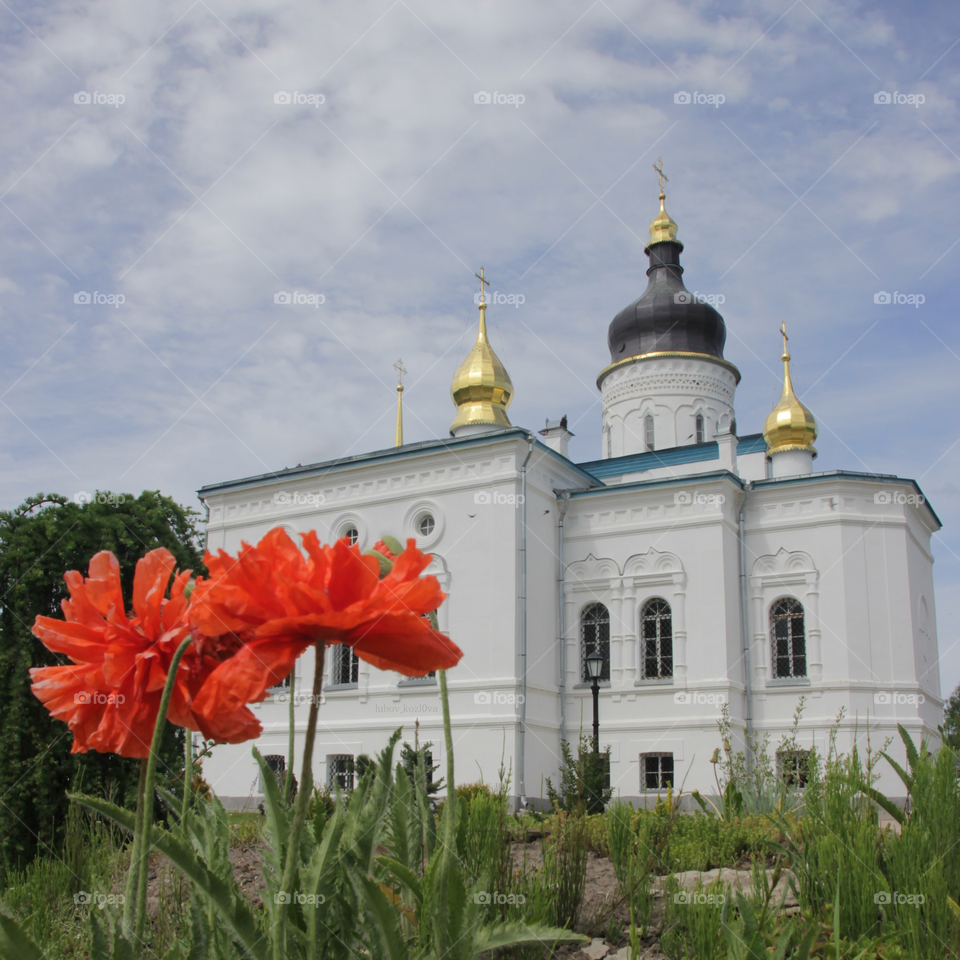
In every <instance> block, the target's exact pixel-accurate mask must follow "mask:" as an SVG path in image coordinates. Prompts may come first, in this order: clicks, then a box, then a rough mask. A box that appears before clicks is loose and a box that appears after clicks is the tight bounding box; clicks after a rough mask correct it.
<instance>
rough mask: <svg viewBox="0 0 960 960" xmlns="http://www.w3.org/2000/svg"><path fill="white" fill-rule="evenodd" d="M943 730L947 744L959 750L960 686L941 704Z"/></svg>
mask: <svg viewBox="0 0 960 960" xmlns="http://www.w3.org/2000/svg"><path fill="white" fill-rule="evenodd" d="M943 732H944V735H945V739H946V741H947V744H948V745H949V746H951V747H953V749H954V750H958V751H960V686H958V687H957V689H956V690H954V691H953V693H952V694H950V699H949V700H947V702H946V703H945V704H944V705H943Z"/></svg>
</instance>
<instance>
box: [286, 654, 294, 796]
mask: <svg viewBox="0 0 960 960" xmlns="http://www.w3.org/2000/svg"><path fill="white" fill-rule="evenodd" d="M296 682H297V667H296V664H294V667H293V669H292V670H291V671H290V694H289V697H290V699H289V700H288V701H287V726H288V730H289V733H288V738H287V775H286V777H284V779H283V801H284V803H289V802H290V792H291V790H292V789H293V765H294V764H295V763H296V757H295V756H294V746H293V730H294V724H295V723H296V711H295V709H294V707H295V704H294V702H293V693H294V689H295V687H296Z"/></svg>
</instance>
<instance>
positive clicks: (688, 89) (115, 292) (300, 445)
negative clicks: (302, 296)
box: [0, 0, 960, 692]
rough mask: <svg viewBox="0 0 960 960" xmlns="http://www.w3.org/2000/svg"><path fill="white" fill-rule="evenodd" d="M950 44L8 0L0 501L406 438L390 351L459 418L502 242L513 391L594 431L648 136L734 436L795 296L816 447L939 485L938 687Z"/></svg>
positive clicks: (253, 469)
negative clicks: (286, 298) (729, 387)
mask: <svg viewBox="0 0 960 960" xmlns="http://www.w3.org/2000/svg"><path fill="white" fill-rule="evenodd" d="M931 24H936V29H931ZM958 41H960V11H958V9H957V7H956V6H955V5H950V4H946V3H943V4H927V5H925V7H924V15H923V17H919V16H916V15H915V14H914V13H913V12H912V11H911V10H910V9H907V8H902V7H899V6H897V5H895V4H890V3H880V4H874V3H871V4H853V3H845V4H828V3H825V2H813V0H810V2H808V0H796V2H792V3H791V2H789V0H787V2H783V3H772V2H755V3H750V2H747V3H726V4H712V3H670V4H664V3H653V2H614V0H597V2H593V3H591V2H589V0H583V2H577V3H573V2H557V3H553V4H550V5H549V6H544V7H541V6H539V5H534V4H516V3H509V2H499V0H491V2H485V0H484V2H480V3H477V4H472V5H470V6H469V7H467V6H464V5H457V4H449V3H439V2H432V3H428V2H423V0H375V2H373V0H372V2H364V3H355V4H349V5H346V4H331V3H312V4H307V3H295V2H287V3H265V2H261V3H257V4H253V3H245V2H242V0H241V2H236V3H232V4H229V5H228V4H220V3H214V2H207V0H197V2H194V3H192V4H191V3H190V2H189V0H184V2H182V3H181V4H178V5H170V4H160V3H156V2H152V0H150V2H144V3H139V4H136V5H130V4H125V3H120V2H113V0H107V2H101V3H98V4H96V5H93V6H90V7H86V6H82V7H81V6H77V5H73V4H55V3H48V4H43V3H36V4H25V3H12V2H11V3H8V2H6V0H0V44H2V56H0V116H2V117H3V134H2V136H0V330H2V345H0V346H2V349H0V375H2V380H0V438H2V439H0V457H2V466H3V470H2V473H0V493H2V496H0V503H2V505H3V506H4V507H8V508H9V507H12V506H14V505H16V504H17V503H18V502H19V501H20V500H21V499H22V498H23V497H25V496H27V495H29V494H32V493H36V492H37V491H39V490H43V491H58V492H61V493H65V494H67V495H72V494H74V493H75V492H77V491H81V490H88V491H89V490H93V489H97V488H100V489H112V490H126V491H139V490H141V489H144V488H151V489H152V488H160V489H161V490H163V491H164V492H167V493H169V494H171V495H173V496H176V497H177V498H178V499H180V500H181V501H183V502H184V503H195V496H194V491H195V490H196V488H197V487H199V486H201V485H202V484H205V483H211V482H216V481H219V480H224V479H229V478H233V477H238V476H245V475H250V474H259V473H263V472H266V471H269V470H273V469H277V468H280V467H284V466H291V465H295V464H297V463H301V462H302V463H307V462H310V461H314V460H321V459H326V458H331V457H335V456H340V455H343V454H347V453H351V452H362V451H364V450H369V449H375V448H379V447H383V446H389V445H390V444H391V442H392V437H393V417H394V403H395V397H396V394H395V390H394V374H393V370H392V368H391V366H392V364H393V363H394V361H395V360H396V359H397V357H398V356H402V357H403V360H404V363H405V365H406V366H407V368H408V370H409V374H408V380H407V391H406V394H405V401H406V411H407V416H406V435H407V439H408V440H418V439H426V438H430V437H436V436H444V435H445V434H446V432H447V429H448V426H449V423H450V421H451V420H452V417H453V406H452V402H451V400H450V397H449V383H450V378H451V376H452V375H453V372H454V371H455V369H456V367H457V365H458V363H459V362H460V360H461V359H462V358H463V356H464V355H465V353H466V351H467V350H468V349H469V347H470V345H471V343H472V340H473V336H474V330H475V324H476V310H475V307H474V305H473V294H474V291H475V281H474V279H473V272H474V271H475V270H477V269H478V268H479V267H480V265H481V264H482V265H484V266H485V267H486V270H487V275H488V277H489V278H490V279H491V281H492V288H491V289H492V290H494V291H498V292H499V293H501V294H507V295H510V294H514V295H522V297H523V300H524V302H523V304H522V305H520V306H511V305H505V304H504V305H494V306H493V307H492V308H491V310H490V311H489V315H488V319H489V322H490V327H491V337H492V340H493V343H494V345H495V347H496V349H497V351H498V353H499V354H500V356H501V358H502V359H503V361H504V363H505V364H506V366H507V368H508V370H509V371H510V374H511V376H512V378H513V381H514V385H515V388H516V399H515V402H514V404H513V406H512V407H511V409H510V414H511V419H512V420H513V422H514V423H516V424H519V425H523V426H529V427H534V428H537V427H539V426H540V425H541V424H542V422H543V420H544V419H545V418H547V417H551V418H553V417H558V416H560V415H562V414H567V415H568V416H569V418H570V423H571V425H572V428H573V430H574V432H575V433H576V438H575V439H574V441H573V444H572V454H573V456H574V457H575V458H576V459H580V460H589V459H594V458H596V457H598V456H599V455H600V401H599V393H598V391H597V390H596V386H595V380H596V375H597V373H598V372H599V371H600V370H601V369H602V368H603V367H604V366H605V365H606V363H607V362H609V361H608V354H607V353H606V329H607V325H608V323H609V321H610V319H611V318H612V317H613V316H614V315H615V314H616V313H617V312H618V311H619V310H620V308H622V307H623V306H624V305H626V304H627V303H629V302H630V301H631V300H633V299H634V298H635V297H636V296H637V295H638V294H639V293H640V292H641V291H642V289H643V287H644V285H645V277H644V270H645V268H646V258H645V257H644V254H643V244H644V242H645V240H646V237H647V229H646V228H647V224H648V223H649V221H650V219H651V217H652V216H653V214H654V212H655V210H656V180H655V177H654V175H653V172H652V170H651V169H650V165H651V163H653V162H655V161H656V159H657V157H658V156H662V157H663V162H664V167H665V169H666V172H667V175H668V176H669V178H670V183H669V186H668V203H667V206H668V210H669V211H670V213H671V215H672V216H673V217H674V219H675V220H676V221H677V222H678V224H679V235H680V239H682V240H683V241H684V243H685V245H686V250H685V253H684V257H683V262H684V265H685V267H686V271H687V272H686V275H685V278H686V281H687V286H688V287H689V288H690V289H691V290H696V291H698V292H700V293H703V294H720V295H722V296H723V298H724V303H723V306H722V307H721V312H722V313H723V314H724V316H725V319H726V322H727V329H728V339H727V349H726V356H727V357H728V359H730V360H731V361H733V362H734V363H735V364H737V366H738V367H739V368H740V370H741V372H742V374H743V380H742V382H741V384H740V387H739V388H738V392H737V415H738V423H739V427H740V431H741V433H743V434H746V433H753V432H757V431H759V430H760V429H761V427H762V423H763V419H764V417H765V416H766V413H767V412H768V410H769V408H770V407H771V406H772V405H773V403H774V402H775V401H776V399H777V397H778V395H779V390H780V371H779V363H778V357H779V349H780V347H779V336H778V334H777V328H778V327H779V324H780V322H781V321H784V320H785V321H786V322H787V326H788V330H789V332H790V337H791V350H792V353H793V356H794V374H795V384H796V386H797V389H798V391H799V392H800V395H801V397H802V399H803V400H804V402H805V403H806V404H807V405H808V406H810V407H811V409H812V410H813V411H814V413H815V414H816V416H817V418H818V421H819V423H820V440H819V441H818V449H819V451H820V457H819V459H818V460H817V468H818V469H833V468H843V469H850V470H867V471H875V472H881V473H896V474H899V475H901V476H904V477H911V478H915V479H917V480H918V481H919V483H920V485H921V487H922V488H923V490H924V492H925V494H926V495H927V497H928V498H929V499H930V501H931V502H932V504H933V506H934V508H935V509H936V510H937V512H938V514H939V516H940V517H941V519H942V520H943V522H944V524H945V527H944V531H943V532H942V533H941V534H938V535H937V537H936V538H935V542H934V554H935V557H936V566H935V571H936V577H937V591H938V592H937V614H938V628H939V638H940V648H941V655H942V675H943V688H944V691H945V692H949V691H950V690H952V689H953V687H954V686H956V684H957V682H958V681H960V594H958V589H957V586H958V580H960V537H958V535H957V530H958V528H960V524H958V521H960V503H958V494H960V486H958V483H957V481H956V479H955V476H956V473H957V468H958V462H960V422H958V419H957V416H956V410H957V397H958V389H957V383H958V374H960V336H958V333H957V325H956V321H955V319H954V317H955V313H956V296H957V290H956V287H957V285H956V282H955V279H954V278H955V276H956V272H957V264H958V263H960V223H958V220H957V216H956V211H957V203H956V200H957V185H958V182H960V123H958V112H957V98H958V95H960V90H958V85H960V43H958ZM481 91H485V92H487V93H490V94H493V93H497V94H500V95H506V97H504V96H501V97H500V98H499V99H501V100H503V99H509V98H511V97H512V98H513V102H510V103H486V104H484V103H476V102H475V97H476V95H477V94H478V93H479V92H481ZM83 92H85V93H86V94H88V95H89V100H90V102H86V103H84V102H80V103H77V102H75V101H76V100H77V99H78V98H79V99H80V100H84V99H85V98H84V97H82V96H80V97H78V95H79V94H81V93H83ZM280 92H286V93H288V94H290V95H291V96H290V100H291V101H294V100H296V99H299V100H300V101H301V102H300V103H296V102H290V103H282V102H281V103H277V102H275V101H276V99H277V94H278V93H280ZM681 93H687V94H690V95H691V97H690V99H691V101H693V100H695V99H699V100H704V99H710V98H712V101H713V102H706V103H704V102H701V103H696V102H690V103H682V102H680V103H678V102H676V100H677V98H678V97H677V95H678V94H681ZM881 93H886V94H888V95H889V96H888V97H887V98H886V99H888V100H890V102H886V103H884V102H880V103H878V102H876V101H877V99H878V94H881ZM295 94H299V95H300V96H299V97H295V96H294V95H295ZM693 94H700V95H701V96H700V97H696V98H695V97H694V96H693ZM321 96H322V103H320V102H319V101H320V100H321ZM521 97H522V99H523V102H522V103H519V104H517V103H516V101H518V100H519V99H520V98H521ZM121 98H122V101H123V102H122V103H120V102H119V101H120V99H121ZM720 98H722V99H723V102H722V103H719V104H717V101H718V100H719V99H720ZM279 99H281V100H282V99H283V98H282V97H281V98H279ZM679 99H680V100H683V99H684V98H683V97H680V98H679ZM879 99H880V100H883V99H885V98H883V97H879ZM898 101H899V102H898ZM279 291H289V292H292V291H299V292H301V293H306V294H317V295H319V294H322V296H323V298H324V302H323V303H322V304H321V305H318V306H312V305H309V304H302V305H293V304H291V305H284V304H276V303H275V302H274V297H275V295H276V294H277V293H278V292H279ZM881 291H885V292H887V293H890V294H892V293H894V292H897V293H899V294H902V295H905V296H906V297H913V299H914V302H916V301H917V300H919V299H920V298H922V300H923V302H922V303H921V304H919V305H914V304H913V303H901V304H895V303H890V304H878V303H875V297H876V295H877V294H878V293H880V292H881ZM81 292H86V293H89V294H93V293H94V292H96V293H97V294H100V295H101V296H100V298H99V299H101V300H105V301H106V302H101V303H94V302H91V303H75V297H76V296H77V295H78V294H80V293H81ZM121 297H122V298H123V302H122V303H120V304H116V301H117V300H119V299H120V298H121Z"/></svg>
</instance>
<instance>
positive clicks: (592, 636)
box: [580, 603, 610, 683]
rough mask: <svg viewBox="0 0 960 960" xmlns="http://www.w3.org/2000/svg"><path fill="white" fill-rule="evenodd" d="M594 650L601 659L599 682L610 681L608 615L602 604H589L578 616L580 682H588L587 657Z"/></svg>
mask: <svg viewBox="0 0 960 960" xmlns="http://www.w3.org/2000/svg"><path fill="white" fill-rule="evenodd" d="M594 650H596V651H597V652H598V653H599V654H600V656H601V657H603V669H602V670H601V671H600V679H601V680H609V679H610V614H609V613H607V608H606V607H605V606H604V605H603V604H602V603H591V604H590V606H589V607H585V608H584V611H583V613H581V614H580V680H581V682H582V683H589V682H590V674H589V673H588V672H587V657H588V656H589V655H590V654H591V653H593V651H594Z"/></svg>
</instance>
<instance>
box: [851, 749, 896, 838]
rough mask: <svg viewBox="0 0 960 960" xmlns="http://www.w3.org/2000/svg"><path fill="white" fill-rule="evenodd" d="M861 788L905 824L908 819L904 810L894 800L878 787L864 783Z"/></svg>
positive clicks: (894, 817) (878, 804) (883, 808)
mask: <svg viewBox="0 0 960 960" xmlns="http://www.w3.org/2000/svg"><path fill="white" fill-rule="evenodd" d="M888 759H889V758H888ZM861 789H862V790H863V792H864V793H865V794H866V795H867V796H868V797H869V798H870V799H871V800H872V801H873V802H874V803H875V804H876V805H877V806H878V807H880V808H881V809H882V810H886V812H887V813H889V814H890V816H891V817H893V819H894V820H896V821H897V823H899V824H900V826H903V824H904V820H905V819H906V818H905V815H904V812H903V810H901V809H900V807H898V806H897V805H896V803H894V802H893V800H891V799H890V798H889V797H888V796H885V795H884V794H882V793H881V792H880V791H879V790H877V789H876V787H870V786H866V785H864V786H863V787H861Z"/></svg>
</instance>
